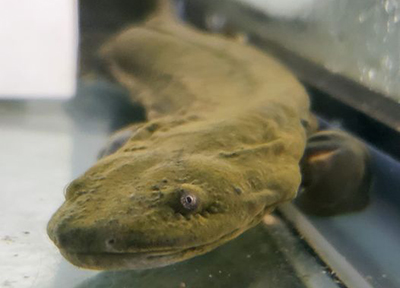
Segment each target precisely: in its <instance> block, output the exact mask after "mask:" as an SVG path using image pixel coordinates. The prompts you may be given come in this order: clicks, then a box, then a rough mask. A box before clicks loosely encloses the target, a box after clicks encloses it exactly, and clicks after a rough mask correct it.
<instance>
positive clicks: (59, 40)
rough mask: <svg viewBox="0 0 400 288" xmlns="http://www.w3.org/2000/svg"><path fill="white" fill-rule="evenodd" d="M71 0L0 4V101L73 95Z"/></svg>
mask: <svg viewBox="0 0 400 288" xmlns="http://www.w3.org/2000/svg"><path fill="white" fill-rule="evenodd" d="M76 7H77V5H76V1H74V0H0V98H60V97H61V98H66V97H70V96H72V95H73V94H74V91H75V85H76V67H77V12H76V11H77V10H76Z"/></svg>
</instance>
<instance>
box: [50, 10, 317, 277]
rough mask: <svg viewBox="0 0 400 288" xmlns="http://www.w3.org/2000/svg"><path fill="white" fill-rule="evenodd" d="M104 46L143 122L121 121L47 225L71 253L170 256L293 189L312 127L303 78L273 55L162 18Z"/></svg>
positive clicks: (96, 259)
mask: <svg viewBox="0 0 400 288" xmlns="http://www.w3.org/2000/svg"><path fill="white" fill-rule="evenodd" d="M103 52H104V58H105V59H106V61H107V63H108V65H109V67H110V69H111V71H112V74H113V75H114V77H115V78H116V79H117V81H119V82H120V83H121V84H122V85H124V86H125V87H127V88H128V89H130V91H131V92H132V97H133V98H134V100H135V101H140V102H142V103H143V105H145V107H146V108H147V112H148V117H149V118H150V121H149V122H147V123H144V124H142V125H139V126H138V125H136V126H134V127H132V128H129V127H128V128H127V130H126V131H124V132H123V133H124V138H123V139H124V141H122V142H121V141H120V142H121V143H120V145H118V147H117V148H119V146H121V147H120V148H119V149H116V148H115V147H114V148H113V149H112V151H111V150H110V151H111V152H109V153H104V154H105V155H107V154H110V155H108V156H105V157H104V158H102V159H101V160H100V161H98V162H97V163H96V164H95V165H94V166H93V167H92V168H91V169H89V170H88V171H87V172H86V173H85V174H84V175H82V176H81V177H80V178H78V179H76V180H75V181H73V182H72V183H71V184H70V185H69V187H68V189H67V193H66V200H65V202H64V204H63V205H62V206H61V207H60V208H59V210H58V211H57V212H56V213H55V214H54V215H53V217H52V219H51V220H50V222H49V224H48V234H49V236H50V238H51V239H52V240H53V241H54V243H55V244H56V245H57V246H58V248H59V249H60V251H61V253H62V254H63V255H64V256H65V258H67V259H68V260H69V261H70V262H71V263H73V264H75V265H77V266H80V267H85V268H91V269H109V270H115V269H145V268H152V267H159V266H165V265H168V264H172V263H175V262H178V261H182V260H185V259H188V258H191V257H193V256H197V255H201V254H204V253H206V252H208V251H210V250H212V249H214V248H216V247H218V246H220V245H222V244H223V243H225V242H226V241H229V240H231V239H233V238H235V237H237V236H238V235H240V234H241V233H242V232H244V231H245V230H247V229H249V228H251V227H253V226H254V225H256V224H257V223H259V222H260V221H261V219H262V217H263V215H264V214H265V213H269V212H271V211H272V210H273V209H274V208H275V207H276V206H277V205H279V204H280V203H283V202H286V201H290V200H291V199H293V198H294V197H295V196H296V192H297V190H298V187H299V185H300V182H301V175H300V168H299V163H300V161H301V158H302V156H303V153H304V150H305V144H306V139H307V136H306V135H307V134H310V133H312V132H313V130H314V129H315V125H314V122H313V120H312V119H313V118H312V116H311V115H310V112H309V100H308V96H307V94H306V93H305V91H304V89H303V87H302V85H300V84H299V82H298V81H297V80H296V79H295V78H294V77H293V76H292V75H291V73H290V72H289V71H288V70H287V69H285V68H284V67H283V66H281V65H280V64H279V63H277V61H276V60H274V59H273V58H271V57H270V56H268V55H266V54H263V53H261V52H259V51H257V50H256V49H254V48H252V47H249V46H246V45H243V44H240V43H236V42H232V41H230V40H228V39H224V38H222V37H215V36H212V35H207V34H203V33H201V32H198V31H195V30H194V29H191V28H188V27H185V26H183V24H180V23H178V22H176V21H174V20H172V19H169V18H168V19H167V18H165V17H158V18H157V17H156V18H154V19H152V20H150V21H148V22H146V23H145V24H143V25H141V26H137V27H133V28H131V29H129V30H127V31H125V32H123V33H122V34H121V35H118V36H117V37H116V38H115V39H113V40H111V41H110V43H108V45H106V47H105V49H104V51H103ZM304 123H307V125H304ZM305 127H307V129H306V128H305ZM127 133H128V134H127ZM127 135H128V136H127ZM114 150H116V151H115V152H114ZM188 197H189V198H188ZM185 201H186V202H185ZM189 202H190V203H189Z"/></svg>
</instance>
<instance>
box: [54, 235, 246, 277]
mask: <svg viewBox="0 0 400 288" xmlns="http://www.w3.org/2000/svg"><path fill="white" fill-rule="evenodd" d="M242 232H243V231H239V230H235V231H233V232H231V233H229V234H227V235H225V236H223V237H222V238H221V239H219V240H217V241H214V242H212V243H207V244H203V245H199V246H194V247H190V248H183V249H176V248H175V249H174V248H171V249H165V250H159V251H146V252H121V253H114V252H99V253H79V252H69V251H67V250H64V249H60V251H61V254H62V255H63V256H64V257H65V258H66V259H67V260H68V261H70V262H71V263H72V264H74V265H76V266H79V267H82V268H87V269H93V270H130V269H137V270H140V269H150V268H157V267H163V266H167V265H171V264H174V263H177V262H181V261H183V260H186V259H189V258H192V257H195V256H199V255H202V254H204V253H207V252H209V251H211V250H213V249H214V248H216V247H218V246H220V245H222V244H224V243H225V242H227V241H229V240H231V239H233V238H235V237H237V235H239V234H241V233H242Z"/></svg>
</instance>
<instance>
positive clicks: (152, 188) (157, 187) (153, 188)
mask: <svg viewBox="0 0 400 288" xmlns="http://www.w3.org/2000/svg"><path fill="white" fill-rule="evenodd" d="M151 190H154V191H158V190H160V186H158V185H153V186H151Z"/></svg>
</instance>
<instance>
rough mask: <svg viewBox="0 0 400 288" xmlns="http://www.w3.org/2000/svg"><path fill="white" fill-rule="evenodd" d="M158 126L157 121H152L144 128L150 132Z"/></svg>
mask: <svg viewBox="0 0 400 288" xmlns="http://www.w3.org/2000/svg"><path fill="white" fill-rule="evenodd" d="M158 128H160V125H158V124H157V123H152V124H150V125H149V126H147V127H146V130H147V131H149V132H150V133H154V132H155V131H156V130H157V129H158Z"/></svg>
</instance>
